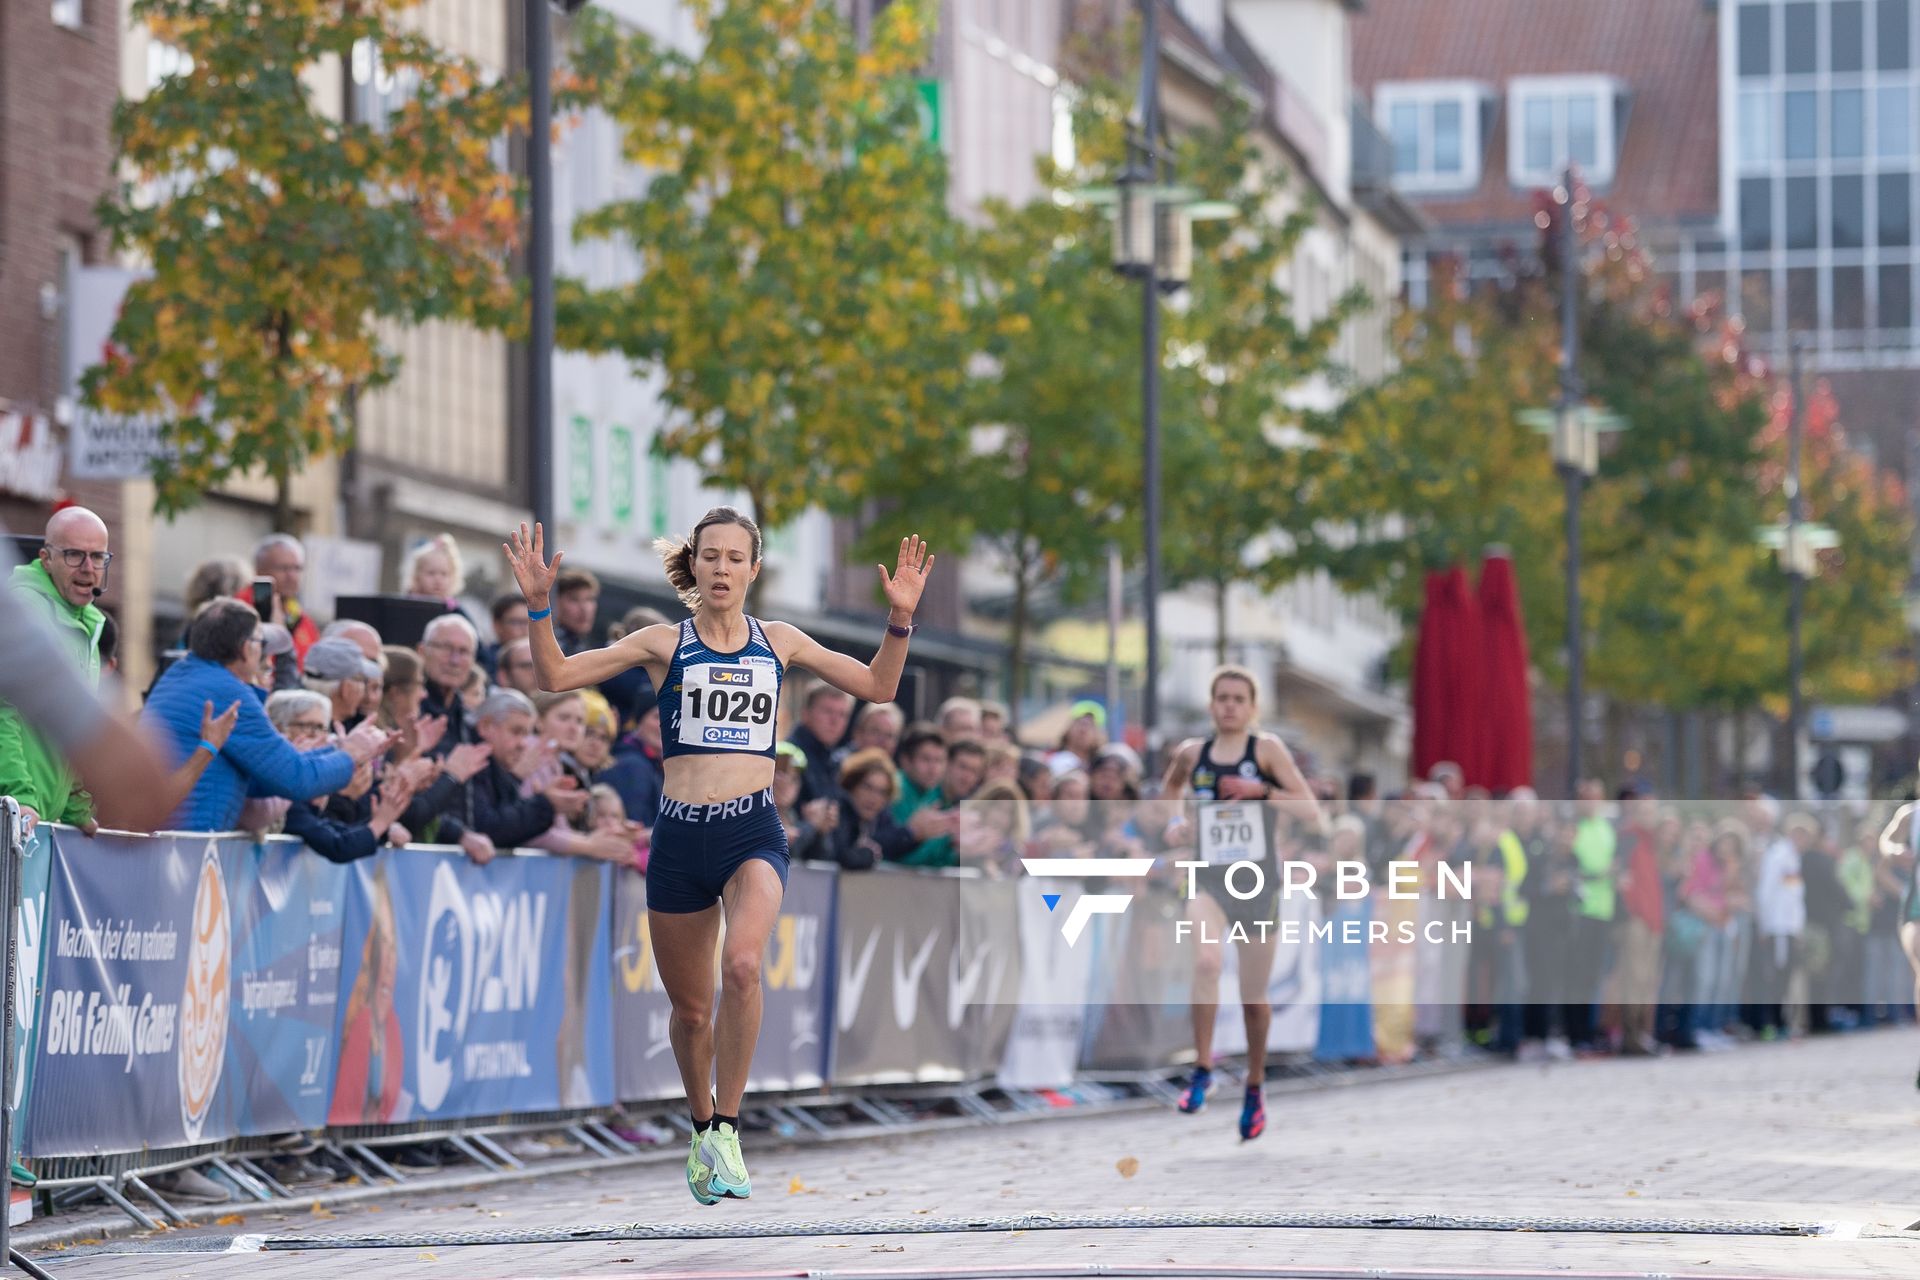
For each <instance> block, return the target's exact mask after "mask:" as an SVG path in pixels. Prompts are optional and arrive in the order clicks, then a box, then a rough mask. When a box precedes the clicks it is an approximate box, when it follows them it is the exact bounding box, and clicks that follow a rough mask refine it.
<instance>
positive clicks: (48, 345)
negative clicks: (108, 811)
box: [0, 0, 144, 639]
mask: <svg viewBox="0 0 1920 1280" xmlns="http://www.w3.org/2000/svg"><path fill="white" fill-rule="evenodd" d="M119 58H120V31H119V6H118V4H117V3H110V2H107V0H91V2H89V3H80V0H66V2H64V3H63V2H62V0H51V2H50V3H49V2H48V0H20V2H18V3H9V4H6V5H4V6H0V526H4V528H5V530H6V531H7V532H8V533H10V534H13V535H15V536H33V537H37V536H38V535H39V534H40V532H41V530H42V529H43V528H44V527H45V525H46V522H47V517H48V516H49V515H51V514H52V512H53V508H54V507H55V505H56V504H58V503H61V502H64V501H72V502H77V503H79V504H80V505H82V506H86V507H90V508H92V509H93V510H95V511H97V512H99V513H100V515H101V517H102V518H104V519H105V520H106V522H107V528H108V532H109V535H110V537H111V539H112V546H113V549H114V551H115V552H116V553H117V554H118V557H119V558H118V559H117V560H116V561H115V563H114V565H113V568H112V571H111V572H110V573H109V574H108V577H107V592H106V594H105V595H104V596H103V597H102V598H101V601H100V603H101V605H102V606H103V607H105V608H106V609H108V610H109V611H111V612H112V613H114V614H115V615H116V616H117V617H118V618H119V619H120V620H121V621H122V622H123V623H124V624H127V625H130V626H133V627H135V628H137V627H138V624H139V620H140V618H141V617H143V616H144V615H143V611H142V610H141V609H140V606H139V597H140V592H139V591H138V590H137V589H133V588H131V587H130V583H137V582H138V580H139V579H140V578H141V577H142V572H141V570H140V568H139V566H138V564H137V560H138V557H137V555H135V556H129V555H128V552H127V533H128V531H129V512H128V511H127V510H126V509H125V506H124V503H123V494H122V486H121V485H120V484H119V483H117V482H114V481H101V480H85V479H78V478H76V477H75V476H74V474H73V469H72V467H71V464H70V449H69V428H70V426H71V420H72V393H73V390H74V383H73V373H74V356H75V355H76V354H77V353H75V352H74V351H72V350H71V344H70V342H69V333H70V329H71V316H72V311H73V306H72V293H73V289H74V286H75V281H76V279H77V276H78V273H79V272H80V271H82V270H84V269H85V268H87V267H89V266H94V265H98V264H100V263H101V262H103V261H104V260H105V259H106V257H107V254H108V245H107V244H106V242H105V237H104V236H103V235H102V234H101V232H100V228H99V224H98V222H97V220H96V219H95V217H94V206H95V204H96V203H97V202H98V201H99V199H100V197H101V195H102V193H104V192H105V191H106V189H107V185H108V182H109V180H110V178H111V175H112V172H113V137H112V128H111V127H112V119H113V105H114V101H115V98H116V97H117V94H118V90H119V85H120V63H119ZM135 638H136V639H137V636H136V637H135Z"/></svg>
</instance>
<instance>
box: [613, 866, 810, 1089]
mask: <svg viewBox="0 0 1920 1280" xmlns="http://www.w3.org/2000/svg"><path fill="white" fill-rule="evenodd" d="M837 880H838V876H837V873H836V872H835V870H834V869H833V868H830V867H819V866H808V865H805V864H796V865H795V866H794V867H793V868H792V870H791V872H790V873H789V874H788V877H787V891H786V896H785V898H784V899H783V901H782V902H781V905H780V917H779V919H778V920H777V921H775V923H774V928H773V936H772V937H771V938H770V939H768V943H767V955H766V959H765V960H764V962H763V963H762V968H761V1001H762V1004H761V1019H760V1043H759V1046H758V1048H757V1049H756V1050H755V1052H754V1059H753V1068H752V1071H751V1072H750V1073H749V1075H748V1077H747V1087H748V1088H749V1089H752V1090H757V1091H777V1090H787V1089H813V1088H818V1087H819V1086H820V1084H821V1083H822V1081H823V1080H824V1078H825V1074H826V1065H827V1047H828V1041H829V1038H830V1036H831V1031H832V1028H831V1025H830V1022H829V1003H828V996H829V993H830V990H831V987H832V983H831V971H830V969H829V962H830V960H831V957H832V954H833V953H832V938H833V917H834V904H835V897H836V882H837ZM613 936H614V942H613V947H614V950H613V1025H614V1030H615V1036H614V1076H615V1087H616V1090H617V1092H618V1094H619V1096H620V1098H621V1099H622V1100H623V1101H628V1102H645V1101H652V1100H654V1099H658V1098H674V1097H679V1096H680V1094H681V1092H682V1090H683V1088H684V1086H683V1085H682V1084H681V1081H680V1069H679V1067H678V1066H677V1065H676V1064H675V1062H674V1059H673V1046H672V1043H671V1042H670V1040H669V1039H668V1030H669V1020H670V1018H671V1017H672V1013H673V1006H672V1004H671V1003H670V1002H669V1001H668V999H667V993H666V989H665V987H663V986H662V985H661V982H660V973H659V970H658V968H657V967H656V966H655V964H654V955H653V941H652V935H651V931H650V930H649V928H648V924H647V887H646V879H645V877H643V876H640V875H637V874H634V873H633V872H630V871H621V872H617V873H616V874H615V888H614V935H613ZM721 938H722V941H724V938H725V933H724V929H723V932H722V935H721ZM719 975H720V948H719V946H718V945H716V948H715V952H714V991H715V995H716V998H717V996H718V992H719Z"/></svg>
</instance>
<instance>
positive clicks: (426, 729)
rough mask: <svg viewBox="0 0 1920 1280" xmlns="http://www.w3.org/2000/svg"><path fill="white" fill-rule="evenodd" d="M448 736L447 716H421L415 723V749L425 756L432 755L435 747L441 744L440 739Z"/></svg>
mask: <svg viewBox="0 0 1920 1280" xmlns="http://www.w3.org/2000/svg"><path fill="white" fill-rule="evenodd" d="M446 736H447V718H446V717H445V716H421V717H420V718H419V719H418V720H416V721H414V723H413V744H412V745H413V750H414V751H415V752H417V753H418V754H420V755H423V756H425V755H432V754H433V749H434V748H435V747H437V746H439V745H440V739H442V738H444V737H446Z"/></svg>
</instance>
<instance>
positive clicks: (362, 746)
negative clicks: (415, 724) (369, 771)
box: [334, 720, 400, 764]
mask: <svg viewBox="0 0 1920 1280" xmlns="http://www.w3.org/2000/svg"><path fill="white" fill-rule="evenodd" d="M334 727H335V729H336V730H340V731H342V732H344V728H345V727H344V726H341V725H336V726H334ZM398 741H400V735H399V734H397V733H388V732H387V731H386V730H385V729H382V728H381V727H380V726H379V725H377V724H375V723H374V722H373V721H371V720H362V721H361V722H360V727H359V728H357V729H355V730H354V731H353V732H352V733H348V734H346V736H344V737H342V738H341V739H340V749H341V750H342V751H344V752H346V753H347V754H348V755H350V756H352V757H353V762H354V763H355V764H365V763H366V762H367V761H369V760H372V759H374V758H375V757H377V756H383V755H385V754H386V753H387V751H388V750H389V749H390V748H391V747H392V746H393V744H394V743H396V742H398Z"/></svg>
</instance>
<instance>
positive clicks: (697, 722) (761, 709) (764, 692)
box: [680, 663, 779, 751]
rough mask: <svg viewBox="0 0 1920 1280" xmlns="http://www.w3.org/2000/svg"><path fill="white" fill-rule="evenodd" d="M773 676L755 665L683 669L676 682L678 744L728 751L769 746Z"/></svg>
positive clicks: (706, 666)
mask: <svg viewBox="0 0 1920 1280" xmlns="http://www.w3.org/2000/svg"><path fill="white" fill-rule="evenodd" d="M778 678H779V677H778V673H777V672H776V671H775V669H774V668H773V667H771V666H761V665H759V664H752V665H741V666H737V667H727V666H720V665H718V664H716V663H709V664H705V665H702V666H697V667H689V668H688V669H687V670H686V671H685V672H684V673H683V674H682V677H681V681H680V743H681V745H682V746H689V747H710V748H721V749H723V750H728V751H765V750H766V749H767V748H768V747H771V746H772V745H773V715H774V711H775V705H774V704H775V701H776V699H775V697H774V686H775V682H776V681H777V680H778Z"/></svg>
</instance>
